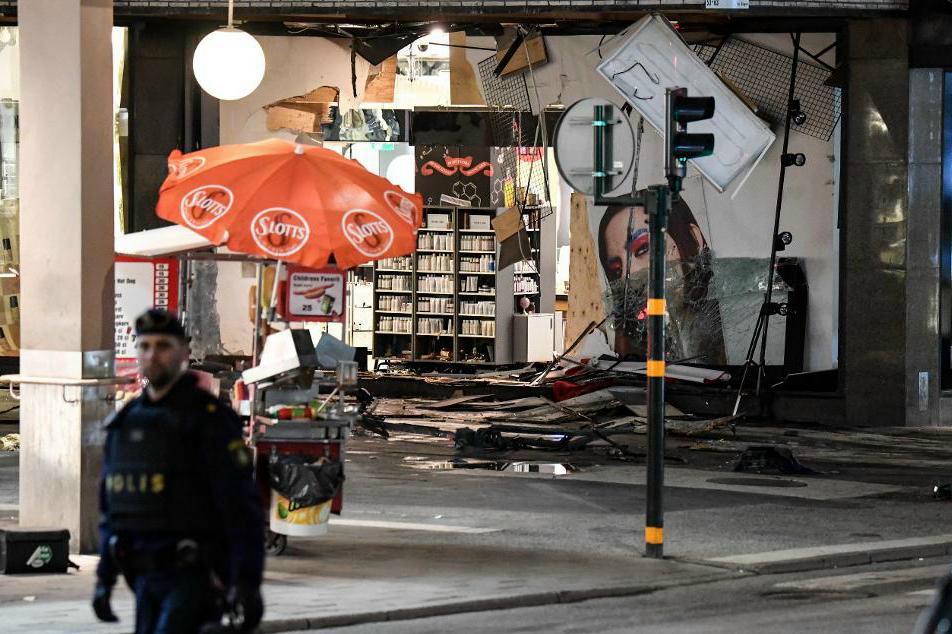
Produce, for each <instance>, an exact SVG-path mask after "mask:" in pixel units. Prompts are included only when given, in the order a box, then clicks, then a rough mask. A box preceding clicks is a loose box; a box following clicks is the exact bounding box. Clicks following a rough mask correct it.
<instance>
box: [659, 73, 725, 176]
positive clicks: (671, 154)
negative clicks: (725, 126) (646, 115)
mask: <svg viewBox="0 0 952 634" xmlns="http://www.w3.org/2000/svg"><path fill="white" fill-rule="evenodd" d="M666 111H667V112H666V115H667V116H666V117H665V119H666V127H665V135H664V136H665V150H666V151H665V174H666V176H667V177H668V181H669V183H670V184H671V188H672V189H673V190H680V188H681V179H682V178H684V175H685V173H686V171H687V169H686V165H687V161H688V160H689V159H695V158H700V157H702V156H710V155H711V154H713V153H714V135H713V134H689V133H688V132H687V131H686V130H687V127H688V124H689V123H693V122H695V121H704V120H705V119H710V118H711V117H713V116H714V97H688V91H687V88H674V89H669V90H668V91H667V102H666Z"/></svg>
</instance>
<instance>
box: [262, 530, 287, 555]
mask: <svg viewBox="0 0 952 634" xmlns="http://www.w3.org/2000/svg"><path fill="white" fill-rule="evenodd" d="M287 547H288V536H287V535H281V534H280V533H275V532H274V531H270V530H269V531H268V536H267V537H266V538H265V540H264V552H266V553H267V554H269V555H271V556H272V557H277V556H278V555H280V554H282V553H283V552H284V550H285V549H286V548H287Z"/></svg>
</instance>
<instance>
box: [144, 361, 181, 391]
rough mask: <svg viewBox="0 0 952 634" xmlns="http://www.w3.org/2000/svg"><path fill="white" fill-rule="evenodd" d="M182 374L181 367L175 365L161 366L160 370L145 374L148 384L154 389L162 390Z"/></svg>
mask: <svg viewBox="0 0 952 634" xmlns="http://www.w3.org/2000/svg"><path fill="white" fill-rule="evenodd" d="M180 376H182V369H181V368H177V367H174V366H173V367H171V368H163V369H161V370H158V371H155V372H150V373H148V374H147V375H146V378H147V379H149V385H151V386H152V388H153V389H156V390H164V389H165V388H167V387H168V386H170V385H172V384H173V383H175V382H176V381H177V380H178V378H179V377H180Z"/></svg>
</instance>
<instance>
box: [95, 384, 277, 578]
mask: <svg viewBox="0 0 952 634" xmlns="http://www.w3.org/2000/svg"><path fill="white" fill-rule="evenodd" d="M241 431H242V430H241V421H240V419H239V418H238V416H237V415H236V414H235V413H234V412H233V411H232V410H231V408H229V407H226V406H223V405H222V404H221V403H220V402H219V401H218V400H216V399H215V397H214V396H212V395H211V394H210V393H208V392H207V391H205V390H203V389H201V388H199V387H198V380H197V377H195V376H194V375H192V374H188V373H187V374H185V375H183V376H182V377H180V378H179V379H178V381H177V382H176V384H175V385H174V386H173V387H172V389H171V390H170V391H169V392H168V393H167V394H166V395H165V396H163V397H162V398H161V399H159V400H158V401H153V400H152V399H151V398H150V397H149V395H148V392H147V391H146V390H143V392H142V394H141V395H140V396H139V397H138V398H136V399H134V400H133V401H131V402H130V403H129V404H127V405H126V406H125V407H124V408H123V409H122V410H120V411H119V412H118V413H117V414H116V415H115V417H114V418H113V419H112V420H111V421H109V422H108V423H107V435H106V443H105V451H104V455H103V470H102V481H101V484H100V511H101V512H102V521H101V523H100V545H101V558H100V563H99V566H98V568H97V571H96V573H97V576H98V577H99V579H100V580H101V581H103V582H105V583H107V584H109V585H111V584H113V583H115V579H116V575H117V572H118V568H117V565H116V562H115V561H113V558H112V554H111V551H110V548H109V546H108V544H109V542H110V539H111V538H112V536H113V535H119V536H120V537H121V538H122V539H121V541H122V542H123V543H124V544H125V545H126V548H127V549H128V550H131V552H132V554H133V555H135V556H136V557H134V558H137V559H140V560H141V559H147V558H148V556H149V555H150V554H152V555H155V556H156V557H157V558H160V557H162V556H164V554H165V553H169V552H174V547H175V545H176V544H177V543H178V542H179V541H180V540H182V539H194V540H195V541H196V542H198V543H199V544H201V545H202V547H203V549H204V550H205V551H206V559H207V560H208V561H209V563H211V564H212V565H213V566H214V568H215V569H216V572H217V573H218V574H219V576H220V577H221V580H222V581H223V582H224V583H226V584H228V585H241V586H243V587H258V586H259V585H260V583H261V576H262V569H263V567H264V543H263V541H264V539H263V538H264V518H263V513H262V510H261V501H260V499H259V496H258V494H257V491H256V488H255V486H254V482H253V479H252V464H251V458H250V453H249V452H248V450H247V448H246V447H245V445H244V441H243V439H242V433H241ZM143 555H144V556H145V557H143Z"/></svg>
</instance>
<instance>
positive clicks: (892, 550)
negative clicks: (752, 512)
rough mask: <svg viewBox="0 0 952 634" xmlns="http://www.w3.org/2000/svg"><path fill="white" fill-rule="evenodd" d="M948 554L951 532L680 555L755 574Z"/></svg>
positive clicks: (825, 568) (782, 572)
mask: <svg viewBox="0 0 952 634" xmlns="http://www.w3.org/2000/svg"><path fill="white" fill-rule="evenodd" d="M946 555H952V535H937V536H934V537H914V538H910V539H897V540H891V541H881V542H864V543H856V544H837V545H833V546H818V547H816V548H796V549H791V550H775V551H771V552H765V553H755V554H751V555H733V556H730V557H718V558H715V559H700V560H698V559H693V560H689V559H682V560H681V561H683V562H684V563H693V564H701V565H705V566H716V567H719V568H726V569H728V570H737V571H740V572H752V573H755V574H759V575H771V574H784V573H791V572H809V571H812V570H828V569H831V568H848V567H850V566H862V565H866V564H877V563H885V562H890V561H906V560H910V559H929V558H933V557H943V556H946Z"/></svg>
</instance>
